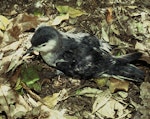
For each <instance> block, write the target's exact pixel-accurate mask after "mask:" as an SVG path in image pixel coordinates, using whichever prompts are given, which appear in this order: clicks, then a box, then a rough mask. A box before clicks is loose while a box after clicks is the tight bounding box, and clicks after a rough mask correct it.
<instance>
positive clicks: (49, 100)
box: [42, 93, 59, 108]
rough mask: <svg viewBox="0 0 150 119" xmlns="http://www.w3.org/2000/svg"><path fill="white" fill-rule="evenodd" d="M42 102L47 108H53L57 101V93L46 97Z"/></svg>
mask: <svg viewBox="0 0 150 119" xmlns="http://www.w3.org/2000/svg"><path fill="white" fill-rule="evenodd" d="M42 100H43V102H44V103H45V104H46V105H47V106H48V107H49V108H53V107H54V106H55V105H56V104H57V103H58V101H59V93H54V94H53V95H52V96H46V97H45V98H43V99H42Z"/></svg>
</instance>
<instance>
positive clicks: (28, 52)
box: [24, 47, 34, 56]
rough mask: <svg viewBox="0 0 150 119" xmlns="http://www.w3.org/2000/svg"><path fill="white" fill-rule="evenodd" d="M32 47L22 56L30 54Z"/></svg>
mask: <svg viewBox="0 0 150 119" xmlns="http://www.w3.org/2000/svg"><path fill="white" fill-rule="evenodd" d="M33 51H34V50H33V47H30V48H29V49H28V50H27V51H26V53H25V54H24V56H25V55H27V54H31V53H33Z"/></svg>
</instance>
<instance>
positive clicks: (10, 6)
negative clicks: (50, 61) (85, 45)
mask: <svg viewBox="0 0 150 119" xmlns="http://www.w3.org/2000/svg"><path fill="white" fill-rule="evenodd" d="M1 5H2V6H1V8H0V118H1V119H7V118H8V119H16V118H19V119H22V118H23V119H36V118H39V119H149V117H150V103H149V100H150V2H149V1H148V0H147V1H146V0H144V1H141V0H139V1H138V2H137V1H135V0H131V1H129V0H128V1H123V0H122V1H120V2H119V1H118V0H107V1H105V0H101V1H100V0H88V1H87V0H58V1H55V0H51V1H49V0H42V1H38V0H36V1H34V0H13V1H11V0H10V1H9V0H7V1H6V0H5V1H1ZM42 24H44V25H50V26H53V27H55V28H57V29H59V30H61V31H64V32H74V31H78V32H87V33H90V34H92V35H95V36H97V37H98V38H99V39H101V38H102V39H104V40H105V41H107V42H109V44H111V45H113V46H115V47H114V48H113V49H112V51H111V53H112V54H113V55H115V56H120V55H125V54H128V53H133V52H137V51H138V52H142V53H143V55H142V57H141V58H140V59H138V60H136V61H134V62H132V63H133V64H134V65H136V66H137V67H138V68H140V69H141V70H143V71H144V72H145V79H144V81H143V82H141V83H137V82H132V81H130V82H129V81H120V80H118V79H114V78H99V79H91V80H80V79H74V78H71V77H67V76H65V75H63V74H61V75H57V73H56V72H57V71H56V69H53V68H51V67H49V66H48V65H47V64H45V63H44V62H43V60H42V58H41V57H40V56H39V54H38V53H37V52H35V53H34V54H33V55H31V56H29V55H24V54H25V53H26V51H27V49H28V48H29V47H30V46H31V43H30V40H31V37H32V35H33V34H34V30H35V29H36V28H37V27H38V26H39V25H42Z"/></svg>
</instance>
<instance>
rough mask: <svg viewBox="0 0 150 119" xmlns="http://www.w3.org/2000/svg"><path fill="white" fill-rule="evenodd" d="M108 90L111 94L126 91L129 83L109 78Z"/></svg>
mask: <svg viewBox="0 0 150 119" xmlns="http://www.w3.org/2000/svg"><path fill="white" fill-rule="evenodd" d="M109 89H110V91H111V92H112V93H114V92H115V91H118V90H122V91H128V89H129V82H128V81H121V80H118V79H114V78H111V79H110V82H109Z"/></svg>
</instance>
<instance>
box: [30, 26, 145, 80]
mask: <svg viewBox="0 0 150 119" xmlns="http://www.w3.org/2000/svg"><path fill="white" fill-rule="evenodd" d="M33 50H35V51H38V52H39V53H40V55H41V57H42V59H43V60H44V62H45V63H46V64H48V65H49V66H50V67H54V68H55V69H57V70H59V71H61V72H63V73H64V74H65V75H66V76H69V77H73V78H79V79H85V80H88V79H93V78H100V77H114V78H117V79H120V80H131V81H135V82H142V81H143V80H144V71H142V70H140V69H139V68H137V67H136V66H135V65H133V64H131V62H132V61H134V60H137V59H139V58H140V57H141V55H142V53H141V52H135V53H130V54H126V55H122V56H114V55H112V54H111V45H109V43H108V42H106V41H105V40H103V39H99V38H98V37H96V36H95V35H91V34H89V33H83V32H79V33H73V32H72V33H70V32H63V31H60V30H57V29H55V28H54V27H52V26H40V27H38V28H37V29H36V30H35V33H34V34H33V36H32V38H31V47H30V48H29V51H33Z"/></svg>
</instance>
